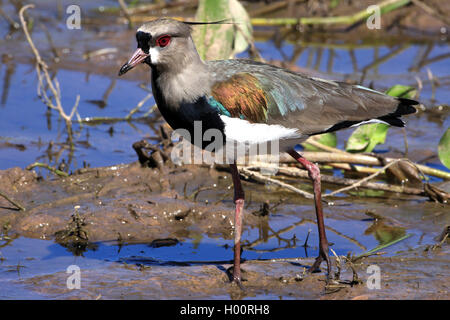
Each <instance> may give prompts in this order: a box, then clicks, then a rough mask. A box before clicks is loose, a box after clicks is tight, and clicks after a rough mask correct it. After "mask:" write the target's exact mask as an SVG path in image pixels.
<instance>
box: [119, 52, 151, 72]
mask: <svg viewBox="0 0 450 320" xmlns="http://www.w3.org/2000/svg"><path fill="white" fill-rule="evenodd" d="M149 58H150V55H149V54H148V53H145V52H144V51H142V49H141V48H138V49H137V50H136V51H135V52H134V53H133V56H132V57H131V58H130V60H128V62H127V63H125V64H124V65H123V66H122V68H120V70H119V76H121V75H123V74H125V73H127V72H128V71H130V70H131V69H133V68H134V67H135V66H137V65H138V64H139V63H142V62H145V61H147V60H148V59H149Z"/></svg>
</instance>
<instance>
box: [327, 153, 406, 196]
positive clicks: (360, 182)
mask: <svg viewBox="0 0 450 320" xmlns="http://www.w3.org/2000/svg"><path fill="white" fill-rule="evenodd" d="M404 160H407V159H397V160H395V161H392V162H389V163H388V164H387V165H385V166H384V167H383V168H381V169H379V170H378V171H377V172H375V173H373V174H371V175H370V176H368V177H365V178H364V179H361V180H358V181H357V182H355V183H354V184H352V185H351V186H348V187H345V188H341V189H338V190H335V191H333V192H331V193H328V194H325V195H324V197H331V196H334V195H335V194H338V193H341V192H344V191H348V190H351V189H354V188H357V187H359V186H360V185H362V184H363V183H365V182H367V181H369V180H371V179H373V178H375V177H376V176H378V175H379V174H380V173H382V172H383V171H384V170H386V169H387V168H389V167H390V166H392V165H394V164H396V163H397V162H400V161H404Z"/></svg>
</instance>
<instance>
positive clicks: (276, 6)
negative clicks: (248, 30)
mask: <svg viewBox="0 0 450 320" xmlns="http://www.w3.org/2000/svg"><path fill="white" fill-rule="evenodd" d="M300 1H302V2H303V1H305V0H293V3H294V4H295V3H297V2H300ZM287 6H288V1H287V0H283V1H280V2H274V3H272V4H268V5H266V4H264V5H262V6H261V8H257V9H255V10H253V11H250V12H249V13H248V15H249V16H250V17H257V16H262V15H265V14H267V13H273V12H274V11H277V10H281V9H283V8H284V7H287Z"/></svg>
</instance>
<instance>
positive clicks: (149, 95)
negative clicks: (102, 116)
mask: <svg viewBox="0 0 450 320" xmlns="http://www.w3.org/2000/svg"><path fill="white" fill-rule="evenodd" d="M152 96H153V95H152V94H151V93H149V94H147V95H146V96H145V97H144V99H142V100H141V101H139V103H138V104H137V105H136V107H134V108H133V109H132V110H131V111H130V112H129V113H128V114H127V116H126V117H125V120H129V119H131V116H132V115H133V114H135V113H136V112H138V110H139V109H140V108H142V106H143V105H144V103H145V102H147V100H148V99H150V98H151V97H152Z"/></svg>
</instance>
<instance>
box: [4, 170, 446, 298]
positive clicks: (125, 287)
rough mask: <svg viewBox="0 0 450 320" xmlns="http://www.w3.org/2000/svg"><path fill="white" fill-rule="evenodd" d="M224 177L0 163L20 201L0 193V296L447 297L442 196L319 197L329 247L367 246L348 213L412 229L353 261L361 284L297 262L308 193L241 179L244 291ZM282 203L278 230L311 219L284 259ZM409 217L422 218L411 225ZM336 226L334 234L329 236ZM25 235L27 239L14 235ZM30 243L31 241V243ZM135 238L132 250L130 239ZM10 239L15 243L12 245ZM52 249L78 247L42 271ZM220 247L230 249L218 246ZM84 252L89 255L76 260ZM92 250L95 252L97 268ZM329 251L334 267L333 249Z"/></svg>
mask: <svg viewBox="0 0 450 320" xmlns="http://www.w3.org/2000/svg"><path fill="white" fill-rule="evenodd" d="M199 186H200V187H201V188H200V189H199ZM230 187H231V177H230V176H229V174H228V173H226V172H219V171H216V170H214V169H211V168H205V167H200V166H184V167H173V168H170V169H169V170H168V171H167V172H166V173H165V174H161V173H160V171H159V170H158V169H152V168H143V167H141V165H140V164H139V163H131V164H126V165H118V166H114V167H108V168H92V169H83V170H80V171H79V172H78V173H75V174H73V175H71V176H70V177H66V178H52V179H42V178H40V177H38V175H37V174H36V173H34V172H33V171H26V170H22V169H19V168H12V169H9V170H3V171H1V172H0V188H1V189H2V190H8V194H9V196H10V197H12V198H13V199H14V200H15V201H18V202H20V203H21V204H22V205H23V206H24V207H25V208H26V209H27V210H26V211H25V212H21V211H17V210H15V209H14V207H13V206H12V205H11V204H10V203H9V202H7V201H6V200H5V199H3V198H0V225H1V226H2V240H3V241H2V242H3V244H2V248H1V249H0V252H1V253H2V263H1V264H0V274H5V273H7V274H8V276H7V277H0V279H2V280H0V282H4V283H5V284H6V287H7V288H9V290H10V291H11V292H14V294H12V295H9V296H8V297H14V296H17V295H19V294H22V295H23V296H22V297H34V298H35V297H41V298H64V299H65V298H76V299H100V298H101V299H161V298H162V299H172V298H181V299H186V298H192V299H202V298H203V299H204V298H208V299H209V298H213V299H220V298H222V299H244V298H260V299H389V298H393V299H418V298H420V299H448V298H449V297H450V296H449V292H448V287H449V284H450V279H449V277H448V273H449V267H448V266H449V265H450V264H449V262H450V261H449V255H448V253H449V251H448V249H449V247H448V244H447V242H445V243H443V244H442V246H439V247H438V246H436V247H432V245H433V244H436V243H438V242H439V239H437V238H436V237H437V236H438V235H439V232H440V231H442V228H441V226H443V225H445V224H449V223H450V221H449V216H448V211H446V209H445V207H444V205H442V204H435V203H431V202H426V201H419V200H417V201H415V203H414V204H402V205H392V207H391V206H389V203H390V201H389V200H387V206H386V204H385V203H379V201H374V200H370V199H369V200H368V201H369V203H367V200H365V201H362V199H360V200H359V201H355V203H354V205H353V207H348V206H347V205H346V204H345V203H343V202H342V203H341V204H340V205H339V203H338V205H337V206H335V207H327V208H325V213H326V220H327V221H328V233H329V234H330V233H331V241H332V242H334V245H332V248H334V250H336V251H338V249H342V248H339V247H342V246H344V247H345V245H343V242H342V241H343V239H346V240H349V241H353V242H356V243H358V246H360V247H361V249H364V250H367V249H369V248H367V244H366V243H364V242H363V241H362V239H360V238H361V236H358V235H357V234H354V233H353V232H352V231H349V230H352V225H353V226H355V223H357V222H358V221H363V220H366V221H371V222H370V223H369V227H368V228H367V229H366V230H365V232H364V233H365V234H366V235H368V236H370V237H374V238H375V239H378V242H379V243H382V242H383V241H389V239H388V240H386V236H387V238H389V237H391V238H392V237H398V236H403V235H404V234H405V233H406V232H411V230H413V231H412V232H414V233H417V238H416V239H415V240H414V241H412V242H407V243H406V244H405V245H404V246H402V247H400V248H399V247H398V246H397V247H395V246H394V248H392V249H389V248H388V249H386V251H387V255H386V256H377V257H369V258H365V259H363V260H360V261H359V262H358V263H355V265H354V268H355V271H356V273H357V274H358V278H359V279H360V280H361V283H359V284H357V283H351V280H352V277H353V273H352V270H351V268H350V267H349V266H348V265H345V266H343V269H342V271H341V276H340V280H341V283H340V285H338V286H337V287H331V288H330V287H327V286H326V283H325V275H324V273H318V274H309V273H307V272H305V271H306V270H307V269H308V268H309V266H310V265H311V264H312V262H313V259H312V258H311V257H312V256H314V254H315V250H316V249H317V242H316V241H317V239H316V236H317V235H316V234H315V225H314V212H313V207H312V206H311V203H309V201H308V200H304V199H299V198H298V197H295V196H293V195H291V194H289V193H285V192H284V193H283V192H282V191H280V190H279V189H277V188H275V187H273V186H262V185H255V184H250V183H247V182H246V183H245V184H244V187H245V188H246V189H247V190H248V191H250V192H249V193H248V195H249V201H248V202H249V206H248V207H247V208H246V212H245V219H244V232H243V235H244V236H243V239H244V244H245V245H247V247H246V246H245V245H244V252H243V257H244V259H245V260H246V261H245V262H244V264H243V268H244V270H245V271H246V272H245V273H244V278H246V280H247V281H245V282H244V285H245V288H246V290H245V291H241V290H240V289H238V288H237V287H235V286H233V285H231V284H230V283H229V282H228V276H227V273H226V270H227V268H229V267H230V266H231V263H232V262H231V259H230V257H231V247H230V248H229V247H227V246H228V244H229V243H230V241H228V242H227V240H231V239H232V236H233V203H232V201H231V190H230ZM306 187H307V186H306ZM282 196H284V198H285V199H286V200H285V202H284V203H283V204H282V205H280V206H279V207H278V209H277V210H273V212H271V213H270V215H269V217H258V216H257V215H255V214H252V213H256V212H257V211H258V209H259V208H260V206H261V204H262V203H263V202H264V201H265V200H269V202H271V203H276V201H277V200H276V199H279V198H280V197H282ZM363 202H364V203H363ZM395 202H398V201H395ZM409 202H412V201H409ZM346 203H348V202H347V201H346ZM392 203H394V201H392ZM367 208H369V209H370V210H373V211H374V212H376V213H377V214H378V215H377V219H375V220H373V219H372V220H371V219H370V217H369V216H367V215H366V214H365V212H366V211H367ZM288 214H289V215H293V216H294V217H295V218H296V219H297V220H299V219H301V220H300V223H299V222H296V223H289V222H286V223H285V224H284V226H285V229H289V228H292V225H294V226H295V225H302V223H303V222H308V223H310V224H311V226H310V229H312V228H314V230H313V232H312V233H311V240H310V242H309V245H308V246H309V247H310V250H311V253H310V257H309V258H306V257H302V258H297V256H295V255H293V254H290V256H289V255H288V257H289V258H288V259H287V260H286V261H285V260H283V259H282V258H279V257H278V256H277V255H276V251H277V250H283V248H284V249H286V248H289V246H286V245H285V242H286V241H288V242H289V241H292V239H290V238H289V237H287V235H286V234H285V233H284V232H285V231H283V229H280V228H279V225H278V223H279V221H280V219H281V218H283V219H285V218H286V216H287V215H288ZM333 221H334V223H333ZM338 221H343V224H345V225H347V227H348V229H345V231H343V232H341V231H338V230H337V229H339V227H338V226H337V225H338V223H337V222H338ZM417 221H421V225H420V226H419V225H418V224H417ZM264 226H265V227H264ZM261 228H263V229H264V228H265V230H262V229H261ZM273 229H278V230H277V231H274V230H273ZM258 230H259V231H258ZM261 230H262V231H261ZM255 232H259V236H258V238H256V239H255V238H254V237H253V236H252V234H254V233H255ZM334 233H335V234H334ZM264 235H265V236H264ZM336 235H337V236H339V237H338V238H336ZM294 236H295V239H294V238H293V239H294V240H293V242H290V247H291V248H301V246H302V243H303V241H304V240H305V238H306V230H304V231H303V232H299V231H297V232H296V233H295V234H294ZM271 238H273V239H276V238H278V245H277V244H276V241H275V245H274V246H275V247H274V248H272V249H270V250H268V253H269V255H268V256H267V255H266V256H262V255H259V257H260V258H254V257H252V256H249V255H248V254H249V252H250V253H251V252H255V251H252V250H255V249H256V251H257V250H258V246H254V245H252V244H251V243H252V242H255V243H256V242H260V243H270V239H271ZM26 239H29V240H26ZM32 239H42V240H45V241H42V240H40V241H39V242H37V243H36V241H38V240H32ZM195 239H202V240H199V243H200V244H201V243H205V244H204V246H210V247H211V246H212V247H213V248H214V246H213V245H211V244H208V243H209V242H208V241H207V239H217V242H218V243H219V244H220V243H224V245H222V247H223V248H222V250H223V252H224V253H218V254H216V255H214V254H209V253H206V254H204V255H203V256H201V255H200V256H198V257H197V255H196V254H195V253H190V251H192V252H194V251H195V250H197V249H196V246H195V243H196V240H195ZM23 241H34V242H30V243H28V242H27V243H28V244H25V245H24V243H22V242H23ZM205 241H206V242H205ZM249 243H250V244H249ZM191 244H192V245H193V246H191ZM36 245H37V246H38V248H39V249H33V248H34V247H35V246H36ZM138 245H140V246H139V247H138V248H139V249H136V250H134V249H133V248H137V247H136V246H138ZM16 246H17V249H14V248H16ZM19 248H20V249H19ZM58 248H60V249H58ZM148 248H162V250H165V251H167V250H169V249H170V248H172V249H173V251H170V252H171V253H170V254H167V255H166V256H165V258H160V257H158V255H157V254H156V253H155V252H156V251H152V250H156V249H148ZM217 248H219V247H217ZM261 248H264V247H259V249H260V250H262V249H261ZM277 248H278V249H277ZM44 249H45V251H46V252H50V254H48V253H47V254H44V255H43V256H40V255H39V253H38V252H40V250H44ZM14 250H17V252H15V251H14ZM61 250H63V251H65V252H66V255H68V256H67V258H69V257H70V256H73V257H76V256H80V257H79V258H78V259H76V260H73V258H72V259H71V260H72V262H64V263H59V262H54V264H55V266H58V268H56V267H55V266H54V267H53V269H54V270H52V268H51V267H49V266H48V263H53V262H52V259H55V257H60V256H64V255H65V254H56V252H61ZM148 250H150V251H148ZM203 250H206V249H203ZM212 250H216V251H217V250H218V249H212ZM286 250H287V249H286ZM200 251H201V250H200ZM227 251H229V253H230V255H228V256H227V255H226V253H227ZM305 251H306V248H305ZM51 252H55V253H53V254H52V253H51ZM105 252H107V253H105ZM159 252H162V251H159ZM205 252H206V251H205ZM270 252H272V253H270ZM338 252H339V251H338ZM341 252H342V251H341ZM338 254H339V253H338ZM256 257H258V255H257V256H256ZM267 257H269V258H267ZM272 258H275V260H272ZM15 259H18V260H17V261H18V262H17V265H19V266H22V267H23V269H20V268H19V267H17V266H16V265H15V261H16V260H15ZM56 259H58V258H56ZM80 259H81V260H80ZM92 259H94V260H92ZM85 260H87V261H91V262H90V263H87V262H86V263H87V264H86V265H84V264H83V263H85V262H83V261H85ZM92 261H95V262H94V266H95V267H93V265H92V264H93V262H92ZM333 261H334V264H335V266H336V263H337V262H336V260H335V259H334V258H333ZM73 263H75V264H77V265H78V264H80V265H81V270H82V286H81V289H80V290H69V289H68V288H67V286H66V280H67V273H66V272H65V268H66V267H67V265H68V264H73ZM35 264H36V265H37V266H39V265H40V266H41V267H40V268H42V269H43V270H41V271H40V272H34V271H32V270H34V268H37V269H39V267H33V266H34V265H35ZM374 264H375V265H377V266H378V267H379V268H380V270H381V288H380V289H372V290H371V289H368V287H367V285H366V282H367V280H368V277H369V276H370V275H371V274H370V273H368V272H367V267H368V266H369V265H374ZM58 270H59V271H58ZM335 270H336V268H335ZM16 272H17V276H16V275H15V274H16ZM5 294H6V293H5Z"/></svg>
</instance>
